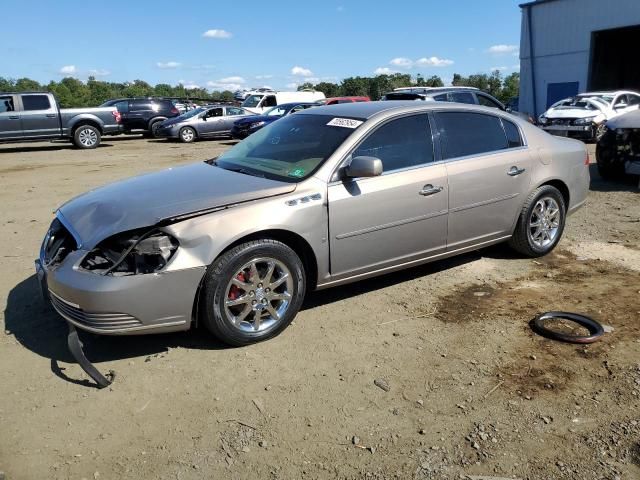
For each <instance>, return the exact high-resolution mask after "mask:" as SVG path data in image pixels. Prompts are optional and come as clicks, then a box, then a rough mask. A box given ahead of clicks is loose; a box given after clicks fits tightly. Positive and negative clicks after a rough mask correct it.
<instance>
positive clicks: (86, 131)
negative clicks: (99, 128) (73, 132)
mask: <svg viewBox="0 0 640 480" xmlns="http://www.w3.org/2000/svg"><path fill="white" fill-rule="evenodd" d="M78 140H80V143H81V144H82V145H84V146H85V147H92V146H94V145H95V144H96V142H97V141H98V135H97V134H96V132H94V131H93V130H91V129H90V128H83V129H82V130H80V134H79V135H78Z"/></svg>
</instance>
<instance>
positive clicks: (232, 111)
mask: <svg viewBox="0 0 640 480" xmlns="http://www.w3.org/2000/svg"><path fill="white" fill-rule="evenodd" d="M242 114H244V110H242V109H241V108H238V107H227V115H229V116H232V115H242Z"/></svg>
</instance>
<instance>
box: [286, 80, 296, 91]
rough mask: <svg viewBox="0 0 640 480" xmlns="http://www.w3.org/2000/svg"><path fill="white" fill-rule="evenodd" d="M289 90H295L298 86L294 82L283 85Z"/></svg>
mask: <svg viewBox="0 0 640 480" xmlns="http://www.w3.org/2000/svg"><path fill="white" fill-rule="evenodd" d="M285 87H287V88H288V89H289V90H296V89H297V88H298V84H297V83H296V82H292V83H287V84H286V85H285Z"/></svg>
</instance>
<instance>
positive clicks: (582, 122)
mask: <svg viewBox="0 0 640 480" xmlns="http://www.w3.org/2000/svg"><path fill="white" fill-rule="evenodd" d="M594 118H596V117H595V116H593V117H585V118H576V119H575V120H574V121H573V124H574V125H591V124H592V123H593V119H594Z"/></svg>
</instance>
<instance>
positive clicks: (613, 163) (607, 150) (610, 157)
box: [596, 141, 624, 180]
mask: <svg viewBox="0 0 640 480" xmlns="http://www.w3.org/2000/svg"><path fill="white" fill-rule="evenodd" d="M596 162H597V164H598V173H599V174H600V176H601V177H602V178H604V179H605V180H617V179H620V178H621V177H623V176H624V163H623V162H621V161H619V160H618V158H617V151H616V145H615V143H612V142H607V143H605V142H603V141H600V142H598V145H597V146H596Z"/></svg>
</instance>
